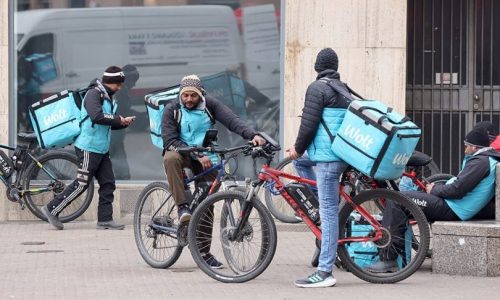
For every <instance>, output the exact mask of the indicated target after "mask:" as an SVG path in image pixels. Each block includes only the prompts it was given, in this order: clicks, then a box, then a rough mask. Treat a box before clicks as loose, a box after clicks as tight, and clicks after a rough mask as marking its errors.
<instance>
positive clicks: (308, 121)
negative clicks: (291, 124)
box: [295, 70, 350, 154]
mask: <svg viewBox="0 0 500 300" xmlns="http://www.w3.org/2000/svg"><path fill="white" fill-rule="evenodd" d="M324 77H326V78H328V79H337V80H339V81H340V74H339V73H338V72H337V71H335V70H324V71H323V72H321V73H319V74H318V76H317V77H316V81H314V82H312V83H311V84H310V85H309V87H308V88H307V91H306V98H305V102H304V108H303V109H302V120H301V122H300V128H299V133H298V134H297V139H296V140H295V151H297V153H299V154H303V153H304V152H305V151H306V149H307V147H308V146H309V145H310V144H311V142H312V141H313V139H314V137H315V136H316V132H317V131H318V126H320V122H321V118H322V114H323V108H325V107H331V108H347V107H349V103H350V101H349V100H350V99H346V98H345V97H343V96H342V95H340V94H339V93H338V92H337V91H335V90H334V89H333V88H331V87H330V86H329V85H328V84H327V83H326V82H324V81H322V80H319V79H321V78H324ZM341 85H342V84H341ZM343 88H345V87H343ZM345 89H346V90H345V91H346V92H347V93H349V92H348V91H347V88H345Z"/></svg>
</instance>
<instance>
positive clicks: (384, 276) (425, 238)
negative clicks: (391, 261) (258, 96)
mask: <svg viewBox="0 0 500 300" xmlns="http://www.w3.org/2000/svg"><path fill="white" fill-rule="evenodd" d="M373 199H379V200H376V201H377V202H378V201H380V199H384V201H387V199H390V200H392V201H394V202H395V203H396V204H397V205H398V206H400V207H403V208H404V211H405V212H407V213H408V214H410V215H411V216H412V218H413V221H414V222H416V225H412V226H411V228H412V229H413V230H414V231H413V232H416V230H418V236H419V239H418V240H419V247H418V250H417V251H414V250H410V251H411V253H412V255H411V260H410V262H409V263H406V265H405V266H403V267H402V268H401V269H399V270H398V271H396V272H394V273H372V272H370V271H369V270H367V269H366V268H363V267H360V266H359V265H358V263H359V261H358V262H356V261H355V259H356V257H352V256H351V255H350V254H349V252H348V249H347V246H348V244H349V245H350V244H352V243H354V242H351V243H343V244H339V246H338V255H339V256H340V260H341V261H342V262H343V263H344V264H345V266H346V267H347V269H348V270H349V271H350V272H351V273H353V274H354V275H356V276H357V277H358V278H360V279H362V280H365V281H368V282H372V283H396V282H399V281H401V280H404V279H406V278H408V277H409V276H411V275H412V274H413V273H415V272H416V271H417V270H418V269H419V268H420V266H421V265H422V263H423V262H424V260H425V258H426V255H427V251H428V249H429V240H430V230H429V223H428V222H427V219H426V217H425V215H424V213H423V212H422V210H421V209H420V208H419V207H418V206H417V205H416V204H415V203H413V202H412V201H411V200H410V199H409V198H408V197H406V196H404V195H402V194H400V193H398V192H396V191H391V190H385V189H374V190H369V191H365V192H361V193H359V194H358V195H356V196H355V197H354V198H352V201H353V202H354V203H355V204H357V205H363V207H364V208H365V209H367V210H368V211H369V212H370V213H372V211H370V210H369V209H370V207H371V208H374V207H375V206H374V205H373V204H371V205H369V204H368V203H367V202H368V201H370V200H373ZM373 210H374V209H373ZM352 212H353V208H352V206H351V205H345V206H344V207H343V208H342V210H341V211H340V214H339V220H340V224H339V236H340V238H341V239H344V238H346V234H348V232H349V230H348V228H347V227H348V226H347V225H348V224H351V222H352V219H351V218H350V216H351V213H352ZM372 215H374V214H373V213H372ZM406 226H408V225H406ZM415 226H418V227H415ZM351 231H352V230H351ZM351 233H352V232H351ZM355 236H356V237H359V235H356V234H353V235H352V237H355ZM367 236H369V233H368V234H367ZM389 236H390V235H389ZM415 236H416V234H412V237H411V239H408V240H409V241H410V242H411V243H412V241H413V238H414V237H415ZM388 242H389V244H387V245H385V247H390V246H391V243H392V238H390V239H389V240H388ZM359 243H362V242H359ZM412 246H413V243H412ZM413 252H415V253H414V254H413Z"/></svg>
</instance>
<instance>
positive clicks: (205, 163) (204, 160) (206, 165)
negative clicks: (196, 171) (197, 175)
mask: <svg viewBox="0 0 500 300" xmlns="http://www.w3.org/2000/svg"><path fill="white" fill-rule="evenodd" d="M198 161H199V162H200V164H201V166H202V167H203V170H208V169H210V168H211V167H212V161H211V160H210V158H209V157H208V156H200V157H198Z"/></svg>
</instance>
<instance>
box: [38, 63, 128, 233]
mask: <svg viewBox="0 0 500 300" xmlns="http://www.w3.org/2000/svg"><path fill="white" fill-rule="evenodd" d="M124 80H125V75H124V74H123V72H122V69H121V68H119V67H116V66H111V67H108V68H107V69H106V71H105V72H104V74H103V76H102V80H98V79H94V80H93V81H92V82H91V83H90V85H89V90H88V91H87V93H86V94H85V98H84V99H83V102H82V108H81V117H82V120H81V133H80V135H79V136H78V137H77V139H76V141H75V144H74V145H75V152H76V155H77V157H78V159H79V160H80V168H79V169H78V174H77V178H76V179H75V181H73V182H72V183H71V184H70V185H68V186H67V187H66V188H65V189H64V191H63V192H62V193H61V194H59V195H57V196H56V197H55V198H54V199H53V200H52V201H50V202H49V203H48V204H47V205H46V206H44V207H42V212H43V214H44V215H45V217H46V218H47V219H48V221H49V223H50V224H51V225H52V226H53V227H55V228H56V229H59V230H62V229H63V228H64V226H63V224H62V223H61V222H60V221H59V219H58V217H57V216H58V215H59V214H60V213H61V212H62V211H63V210H64V208H65V207H67V206H68V205H70V204H71V202H72V201H73V200H75V199H76V198H78V196H80V195H81V194H82V193H83V192H84V191H85V190H86V189H87V187H88V185H89V182H90V181H91V180H93V178H94V176H95V177H96V179H97V182H98V183H99V205H98V207H97V229H123V228H124V227H125V226H124V225H121V224H118V223H116V222H114V221H113V205H112V203H113V192H114V190H115V175H114V173H113V168H112V165H111V160H110V158H109V146H110V141H111V130H112V129H123V128H126V127H128V126H129V125H130V124H131V123H132V122H133V121H134V119H135V117H122V116H120V115H116V114H115V112H116V108H117V104H116V102H115V101H114V100H113V95H114V94H115V93H116V92H117V91H118V90H119V89H120V88H121V86H122V83H123V82H124Z"/></svg>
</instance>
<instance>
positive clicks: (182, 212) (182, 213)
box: [178, 206, 191, 223]
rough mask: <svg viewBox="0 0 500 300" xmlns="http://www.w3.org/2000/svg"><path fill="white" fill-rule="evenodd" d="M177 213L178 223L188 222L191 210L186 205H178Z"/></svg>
mask: <svg viewBox="0 0 500 300" xmlns="http://www.w3.org/2000/svg"><path fill="white" fill-rule="evenodd" d="M178 215H179V223H186V222H189V220H191V210H190V209H189V207H187V206H181V207H179V211H178Z"/></svg>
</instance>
